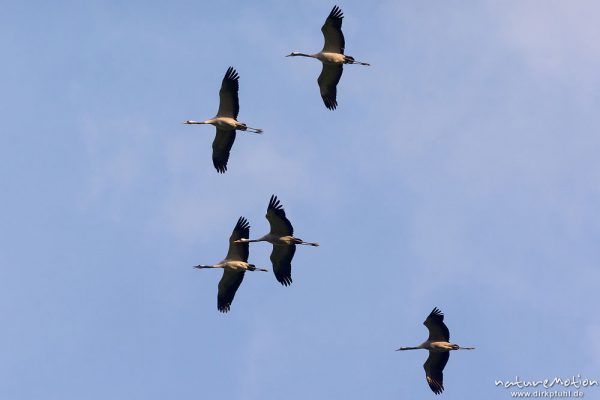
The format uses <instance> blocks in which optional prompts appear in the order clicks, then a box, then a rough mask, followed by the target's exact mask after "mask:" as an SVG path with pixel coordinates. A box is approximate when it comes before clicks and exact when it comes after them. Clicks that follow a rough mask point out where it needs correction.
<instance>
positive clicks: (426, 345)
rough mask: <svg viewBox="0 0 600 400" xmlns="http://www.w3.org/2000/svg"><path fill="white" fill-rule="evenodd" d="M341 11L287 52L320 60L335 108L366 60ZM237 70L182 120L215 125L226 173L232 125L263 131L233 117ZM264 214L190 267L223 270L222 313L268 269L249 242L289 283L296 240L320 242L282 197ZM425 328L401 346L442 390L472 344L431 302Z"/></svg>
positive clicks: (326, 96) (216, 160) (216, 155)
mask: <svg viewBox="0 0 600 400" xmlns="http://www.w3.org/2000/svg"><path fill="white" fill-rule="evenodd" d="M343 18H344V15H343V13H342V10H341V9H340V8H339V7H338V6H334V7H333V9H332V10H331V12H330V14H329V16H328V17H327V19H326V20H325V23H324V24H323V26H322V27H321V32H322V33H323V37H324V41H325V43H324V45H323V49H322V50H321V51H320V52H318V53H315V54H305V53H300V52H292V53H290V54H288V55H287V57H296V56H301V57H310V58H316V59H317V60H319V61H321V63H322V64H323V69H322V70H321V74H320V75H319V78H318V79H317V82H318V84H319V90H320V93H321V97H322V99H323V103H324V104H325V107H326V108H327V109H329V110H335V109H336V108H337V106H338V102H337V84H338V83H339V81H340V78H341V77H342V73H343V68H344V64H358V65H367V66H368V65H370V64H368V63H366V62H361V61H356V60H355V59H354V58H353V57H351V56H348V55H345V54H344V51H345V40H344V34H343V33H342V20H343ZM238 91H239V75H238V73H237V71H236V70H235V69H234V68H233V67H229V68H228V69H227V72H226V73H225V77H224V78H223V81H222V83H221V90H220V91H219V109H218V111H217V115H216V116H215V117H213V118H210V119H207V120H204V121H193V120H188V121H185V122H184V124H189V125H192V124H210V125H213V126H215V127H216V135H215V139H214V140H213V144H212V149H213V152H212V159H213V165H214V167H215V169H216V170H217V172H219V173H225V172H226V171H227V163H228V161H229V155H230V152H231V148H232V146H233V143H234V141H235V137H236V131H242V132H252V133H258V134H260V133H262V132H263V131H262V129H258V128H251V127H249V126H248V125H246V124H245V123H243V122H239V121H238V120H237V117H238V114H239V110H240V106H239V98H238ZM266 218H267V220H268V221H269V225H270V231H269V233H267V234H266V235H264V236H261V237H260V238H258V239H250V224H249V222H248V220H246V218H244V217H240V218H239V219H238V221H237V223H236V225H235V227H234V228H233V232H232V233H231V236H230V237H229V250H228V251H227V256H226V257H225V259H223V260H222V261H220V262H219V263H217V264H212V265H202V264H201V265H196V266H195V267H194V268H198V269H205V268H220V269H223V276H222V277H221V280H220V281H219V285H218V294H217V309H218V310H219V311H220V312H222V313H227V312H229V311H230V309H231V304H232V302H233V299H234V297H235V294H236V292H237V290H238V289H239V287H240V285H241V284H242V281H243V279H244V275H245V273H246V271H262V272H267V271H268V270H267V269H266V268H258V267H256V265H254V264H250V263H248V257H249V253H250V248H249V247H250V243H254V242H268V243H271V244H272V245H273V250H272V252H271V256H270V259H271V265H272V267H273V273H274V274H275V278H276V279H277V281H278V282H279V283H281V284H282V285H284V286H289V285H290V284H291V283H292V259H293V258H294V254H295V253H296V245H307V246H315V247H316V246H319V244H318V243H314V242H305V241H304V240H302V239H299V238H297V237H294V228H293V226H292V224H291V223H290V221H289V219H288V218H287V216H286V214H285V210H284V209H283V206H282V205H281V202H280V201H279V199H277V197H276V196H275V195H272V196H271V198H270V200H269V205H268V207H267V214H266ZM423 324H424V325H425V326H426V327H427V329H428V330H429V337H428V338H427V340H426V341H425V342H423V343H422V344H420V345H419V346H416V347H401V348H399V349H398V351H400V350H414V349H426V350H429V357H428V358H427V361H425V364H424V365H423V367H424V369H425V377H426V380H427V383H428V385H429V387H430V388H431V390H432V391H433V392H434V393H435V394H440V393H442V392H443V390H444V383H443V370H444V367H445V366H446V364H447V363H448V359H449V357H450V351H452V350H471V349H474V348H473V347H460V346H459V345H457V344H453V343H450V341H449V340H450V333H449V331H448V327H447V326H446V325H445V324H444V314H443V313H442V312H441V311H440V310H439V309H438V308H434V309H433V311H432V312H431V313H430V314H429V316H428V317H427V319H426V320H425V322H424V323H423Z"/></svg>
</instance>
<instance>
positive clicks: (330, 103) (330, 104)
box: [321, 96, 338, 111]
mask: <svg viewBox="0 0 600 400" xmlns="http://www.w3.org/2000/svg"><path fill="white" fill-rule="evenodd" d="M321 97H322V98H323V103H325V107H327V109H328V110H331V111H333V110H335V109H336V108H337V105H338V103H337V100H336V99H332V98H330V97H324V96H321Z"/></svg>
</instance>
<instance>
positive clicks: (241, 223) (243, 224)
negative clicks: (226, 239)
mask: <svg viewBox="0 0 600 400" xmlns="http://www.w3.org/2000/svg"><path fill="white" fill-rule="evenodd" d="M235 229H250V223H249V222H248V220H247V219H246V218H244V217H240V218H239V219H238V221H237V224H235Z"/></svg>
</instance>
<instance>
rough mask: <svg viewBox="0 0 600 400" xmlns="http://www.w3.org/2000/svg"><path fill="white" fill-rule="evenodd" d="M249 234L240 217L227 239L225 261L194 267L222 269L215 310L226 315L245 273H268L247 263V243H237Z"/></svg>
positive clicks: (244, 222)
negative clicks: (227, 248)
mask: <svg viewBox="0 0 600 400" xmlns="http://www.w3.org/2000/svg"><path fill="white" fill-rule="evenodd" d="M249 234H250V224H249V223H248V221H247V220H246V218H244V217H240V218H239V219H238V221H237V223H236V225H235V227H234V228H233V232H232V233H231V236H230V237H229V250H228V251H227V256H226V257H225V259H224V260H223V261H221V262H219V263H217V264H212V265H204V264H200V265H195V266H194V268H198V269H208V268H221V269H223V277H222V278H221V280H220V281H219V292H218V294H217V309H218V310H219V311H221V312H222V313H226V312H228V311H229V309H230V308H231V303H232V302H233V298H234V297H235V293H236V292H237V290H238V288H239V287H240V285H241V284H242V280H243V279H244V274H245V273H246V271H264V272H266V271H268V270H267V269H265V268H257V267H256V266H255V265H254V264H249V263H248V254H249V252H250V249H249V246H248V244H247V243H240V242H237V240H238V239H240V238H242V237H244V236H248V235H249Z"/></svg>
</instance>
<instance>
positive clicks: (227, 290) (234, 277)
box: [217, 269, 246, 313]
mask: <svg viewBox="0 0 600 400" xmlns="http://www.w3.org/2000/svg"><path fill="white" fill-rule="evenodd" d="M245 272H246V271H243V270H242V271H233V270H230V269H226V270H224V271H223V277H222V278H221V280H220V281H219V294H218V295H217V308H218V309H219V311H221V312H222V313H226V312H228V311H229V309H230V308H231V302H232V301H233V298H234V297H235V292H236V291H237V290H238V288H239V287H240V285H241V284H242V281H243V280H244V273H245Z"/></svg>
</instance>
